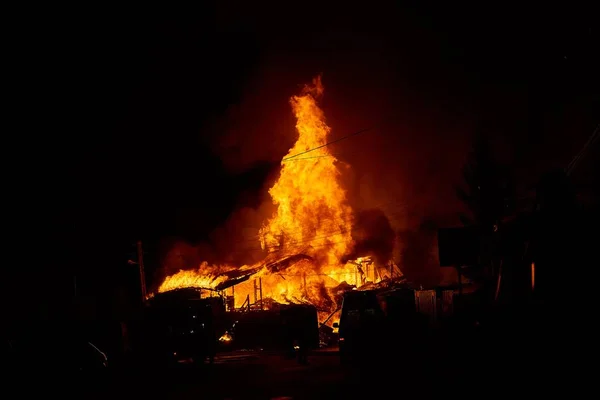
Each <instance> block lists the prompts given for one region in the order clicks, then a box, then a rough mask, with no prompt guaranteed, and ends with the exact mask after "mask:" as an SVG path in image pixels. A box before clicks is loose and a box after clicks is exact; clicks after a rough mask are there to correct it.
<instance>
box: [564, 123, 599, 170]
mask: <svg viewBox="0 0 600 400" xmlns="http://www.w3.org/2000/svg"><path fill="white" fill-rule="evenodd" d="M598 133H600V124H598V125H596V129H594V132H592V135H591V136H590V137H589V139H588V140H587V142H586V143H585V144H584V145H583V148H582V149H581V150H580V151H579V153H577V155H576V156H575V158H573V160H571V162H570V163H569V165H568V166H567V168H565V172H566V174H567V175H570V174H571V172H573V170H574V169H575V167H576V166H577V164H578V163H579V162H580V161H581V159H582V158H583V157H584V156H585V153H586V152H587V151H588V150H589V148H590V146H591V145H592V143H594V142H595V141H596V139H598Z"/></svg>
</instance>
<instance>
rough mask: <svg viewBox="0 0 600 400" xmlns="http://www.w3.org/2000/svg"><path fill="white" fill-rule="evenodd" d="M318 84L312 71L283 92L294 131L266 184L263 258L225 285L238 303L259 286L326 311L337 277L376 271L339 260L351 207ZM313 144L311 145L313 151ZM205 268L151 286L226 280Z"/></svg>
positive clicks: (270, 294) (347, 242) (267, 294)
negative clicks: (293, 90)
mask: <svg viewBox="0 0 600 400" xmlns="http://www.w3.org/2000/svg"><path fill="white" fill-rule="evenodd" d="M323 91H324V88H323V85H322V83H321V78H320V77H317V78H315V79H313V81H312V83H311V84H310V85H306V86H305V87H304V88H303V90H302V91H301V93H300V95H298V96H293V97H292V98H291V99H290V104H291V108H292V111H293V113H294V115H295V117H296V131H297V133H298V138H297V141H296V143H295V144H294V146H293V147H292V148H291V149H290V150H289V151H288V154H287V155H286V156H285V157H284V158H283V160H282V162H281V173H280V176H279V178H278V179H277V181H276V182H275V184H274V185H273V187H272V188H271V189H270V190H269V194H270V196H271V198H272V201H273V204H274V205H275V206H276V211H275V212H274V214H273V216H272V217H271V218H269V219H268V220H267V221H265V222H264V224H263V226H262V228H261V229H260V232H259V237H260V244H261V248H262V249H263V250H264V251H265V260H264V261H263V262H261V263H259V264H256V265H254V266H248V267H243V268H247V269H248V270H250V269H252V268H256V269H257V271H258V272H257V273H255V274H254V275H253V276H252V277H251V278H250V279H249V280H247V281H245V282H242V283H239V284H237V285H236V286H235V287H234V288H233V289H227V290H226V294H227V295H232V294H234V293H235V305H236V307H238V308H239V307H241V306H242V304H244V303H245V302H246V300H247V299H249V300H250V302H251V303H254V302H255V299H257V296H256V293H257V290H258V291H261V292H262V298H263V299H270V300H273V301H275V302H277V303H280V304H281V303H283V304H289V303H311V304H314V305H315V306H317V307H319V309H320V310H322V311H323V313H327V312H328V311H333V310H334V309H335V307H336V305H335V304H334V301H333V297H334V293H332V289H333V288H335V287H337V286H339V285H340V284H341V283H342V282H346V283H347V284H349V285H355V286H360V285H362V284H365V283H367V282H368V281H369V280H370V281H379V280H381V279H382V277H383V276H382V275H381V274H380V273H379V272H378V270H376V269H375V266H374V265H373V262H372V261H371V259H370V258H368V257H362V258H358V259H356V260H352V261H349V262H347V263H343V262H341V260H342V259H343V257H344V255H346V254H349V253H350V252H351V251H352V248H353V245H354V243H353V239H352V223H353V212H352V209H351V207H350V206H349V204H348V201H347V198H346V191H345V190H344V189H343V188H342V186H341V184H340V180H339V178H340V171H339V170H338V168H337V163H338V161H337V159H336V158H335V157H334V156H333V155H332V154H331V153H330V152H329V148H328V147H327V146H325V144H326V143H327V142H328V135H329V133H330V131H331V129H330V128H329V126H327V124H326V122H325V115H324V113H323V110H322V109H321V108H320V107H319V105H318V100H319V99H320V98H321V96H322V95H323ZM321 146H322V147H321ZM315 148H318V149H316V150H314V151H313V149H315ZM304 153H307V154H306V155H304ZM289 257H297V258H294V259H293V261H291V262H288V263H287V264H286V265H285V267H282V268H281V269H279V268H277V269H276V270H275V269H274V268H273V265H278V264H277V263H278V262H281V260H286V259H288V258H289ZM367 265H368V267H367ZM230 269H232V268H230V267H226V268H218V269H217V270H219V271H220V272H222V271H224V270H230ZM369 270H370V271H371V272H372V274H371V273H369ZM208 271H214V268H208V266H206V265H204V266H201V267H200V268H199V269H197V270H189V271H180V272H179V273H177V274H175V275H172V276H170V277H167V278H166V279H165V281H164V282H163V283H162V284H161V285H160V287H159V289H158V291H159V292H164V291H168V290H172V289H176V288H181V287H212V288H214V287H216V285H218V284H219V283H222V282H225V281H226V280H227V279H228V278H225V277H224V276H222V275H218V274H215V273H214V272H212V273H211V274H208ZM365 272H366V274H365ZM371 275H372V276H371ZM256 278H260V281H258V279H256ZM257 282H258V283H257ZM257 285H258V286H257Z"/></svg>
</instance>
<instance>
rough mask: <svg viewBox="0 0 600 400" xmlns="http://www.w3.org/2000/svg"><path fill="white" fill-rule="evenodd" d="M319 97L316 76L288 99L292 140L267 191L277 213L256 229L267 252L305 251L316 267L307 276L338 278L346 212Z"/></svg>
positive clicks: (345, 244) (348, 224)
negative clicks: (295, 134) (293, 129)
mask: <svg viewBox="0 0 600 400" xmlns="http://www.w3.org/2000/svg"><path fill="white" fill-rule="evenodd" d="M322 94H323V85H322V84H321V78H320V77H317V78H315V79H314V80H313V83H312V85H307V86H306V87H305V88H304V89H303V91H302V95H300V96H294V97H292V98H291V101H290V102H291V105H292V110H293V111H294V114H295V116H296V120H297V123H296V130H297V131H298V140H297V141H296V144H295V145H294V146H293V147H292V148H291V149H290V150H289V152H288V154H287V155H286V157H284V159H283V161H282V163H281V164H282V167H281V174H280V176H279V179H278V180H277V182H275V184H274V185H273V187H272V188H271V189H270V190H269V194H270V195H271V198H272V199H273V203H274V204H275V205H276V206H277V211H276V212H275V215H274V216H273V217H272V218H271V219H270V220H269V221H268V222H267V223H266V224H265V225H264V226H263V228H262V229H261V236H262V241H261V244H262V247H263V248H264V249H267V250H269V251H271V252H273V251H275V252H281V253H283V254H295V253H308V254H309V255H311V256H313V257H315V258H316V259H317V262H318V264H319V265H321V267H322V270H321V271H316V270H314V271H310V272H324V273H334V274H335V273H337V275H339V274H340V273H343V271H340V270H339V267H340V265H339V264H340V259H341V258H342V256H343V255H345V254H347V253H348V252H349V250H350V247H351V246H352V236H351V231H352V210H351V208H350V206H349V205H348V203H347V201H346V193H345V191H344V190H343V189H342V187H341V186H340V183H339V180H338V178H339V175H340V173H339V171H338V169H337V167H336V162H337V160H336V158H335V157H333V156H332V155H331V153H330V152H329V148H328V147H327V146H326V143H327V135H328V134H329V132H330V128H329V127H328V126H327V124H326V123H325V115H324V114H323V111H322V110H321V109H320V108H319V106H318V105H317V100H318V99H319V98H320V97H321V96H322ZM314 149H316V150H314ZM307 272H309V271H307ZM338 278H342V279H343V277H338Z"/></svg>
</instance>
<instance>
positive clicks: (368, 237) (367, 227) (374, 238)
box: [348, 209, 396, 265]
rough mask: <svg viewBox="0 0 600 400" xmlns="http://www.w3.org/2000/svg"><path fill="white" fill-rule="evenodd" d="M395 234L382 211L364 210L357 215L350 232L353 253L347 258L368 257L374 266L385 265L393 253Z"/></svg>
mask: <svg viewBox="0 0 600 400" xmlns="http://www.w3.org/2000/svg"><path fill="white" fill-rule="evenodd" d="M395 237H396V233H395V232H394V230H393V229H392V226H391V225H390V222H389V220H388V218H387V217H386V215H385V214H384V213H383V211H381V210H378V209H370V210H364V211H360V212H358V213H357V215H356V217H355V220H354V227H353V230H352V238H353V239H354V241H355V246H354V253H353V254H352V255H350V256H349V257H348V258H349V259H353V258H357V257H360V256H365V255H370V256H372V257H373V259H374V261H375V263H376V265H385V264H386V263H387V262H388V261H389V260H390V259H391V258H392V252H393V251H394V240H395Z"/></svg>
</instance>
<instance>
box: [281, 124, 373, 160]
mask: <svg viewBox="0 0 600 400" xmlns="http://www.w3.org/2000/svg"><path fill="white" fill-rule="evenodd" d="M373 128H374V127H370V128H365V129H361V130H360V131H356V132H354V133H351V134H349V135H346V136H342V137H341V138H339V139H336V140H332V141H331V142H327V143H325V144H322V145H320V146H317V147H313V148H312V149H308V150H305V151H302V152H300V153H296V154H294V155H293V156H289V157H286V158H284V159H283V160H281V162H284V161H289V160H291V159H293V158H296V157H298V156H301V155H302V154H306V153H310V152H311V151H315V150H318V149H322V148H323V147H325V146H329V145H330V144H334V143H337V142H341V141H342V140H344V139H348V138H351V137H353V136H356V135H359V134H361V133H364V132H367V131H370V130H371V129H373Z"/></svg>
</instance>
